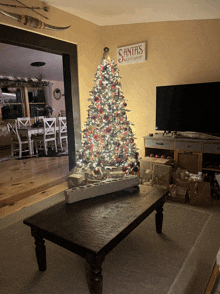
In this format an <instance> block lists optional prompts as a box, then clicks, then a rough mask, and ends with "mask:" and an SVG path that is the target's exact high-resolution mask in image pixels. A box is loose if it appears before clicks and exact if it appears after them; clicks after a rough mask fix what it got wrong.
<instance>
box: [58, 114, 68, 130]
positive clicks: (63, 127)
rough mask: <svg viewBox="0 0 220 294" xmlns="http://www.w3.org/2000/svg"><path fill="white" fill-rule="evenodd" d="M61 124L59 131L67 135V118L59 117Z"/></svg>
mask: <svg viewBox="0 0 220 294" xmlns="http://www.w3.org/2000/svg"><path fill="white" fill-rule="evenodd" d="M58 122H59V131H60V133H66V132H67V122H66V117H61V116H60V117H58Z"/></svg>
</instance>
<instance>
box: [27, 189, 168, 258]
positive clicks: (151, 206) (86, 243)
mask: <svg viewBox="0 0 220 294" xmlns="http://www.w3.org/2000/svg"><path fill="white" fill-rule="evenodd" d="M166 193H167V190H164V189H159V188H153V187H147V186H142V185H140V190H139V191H138V192H136V193H134V194H128V192H125V191H120V192H116V193H113V194H108V195H104V196H99V197H95V198H90V199H86V200H83V201H79V202H76V203H72V204H67V203H66V201H63V202H61V203H59V204H56V205H54V206H52V207H50V208H48V209H46V210H44V211H42V212H40V213H38V214H35V215H34V216H32V217H29V218H27V219H25V220H24V224H26V225H28V226H30V227H31V228H34V229H38V230H39V231H40V232H41V236H42V237H43V238H45V239H48V240H50V241H52V242H54V243H56V244H58V245H61V246H62V247H64V248H67V249H69V250H70V251H72V252H75V253H77V254H79V255H81V256H82V257H86V254H88V253H90V254H91V253H92V254H94V253H95V254H103V255H106V254H107V253H108V252H110V251H111V249H112V248H114V247H115V246H116V245H117V244H118V243H119V242H120V241H121V240H122V239H124V238H125V236H127V235H128V234H129V233H130V232H131V231H132V230H133V229H134V228H135V227H137V226H138V225H139V224H140V223H141V222H142V221H143V220H144V219H145V218H146V217H147V216H148V215H149V214H151V213H152V212H153V211H154V210H155V209H156V208H158V207H159V205H161V203H163V201H164V198H165V195H166ZM72 245H74V246H72ZM71 246H72V247H71Z"/></svg>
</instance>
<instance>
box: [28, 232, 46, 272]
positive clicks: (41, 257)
mask: <svg viewBox="0 0 220 294" xmlns="http://www.w3.org/2000/svg"><path fill="white" fill-rule="evenodd" d="M31 235H32V236H33V237H34V239H35V245H36V247H35V252H36V257H37V263H38V268H39V270H40V271H42V272H43V271H45V270H46V268H47V265H46V247H45V245H44V243H45V241H44V239H43V238H42V237H41V235H40V233H39V232H38V231H37V230H36V229H34V228H32V229H31Z"/></svg>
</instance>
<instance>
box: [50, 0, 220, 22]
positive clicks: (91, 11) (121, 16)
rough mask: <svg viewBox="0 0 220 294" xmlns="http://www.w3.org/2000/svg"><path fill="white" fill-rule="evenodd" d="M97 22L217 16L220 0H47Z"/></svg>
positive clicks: (170, 19) (190, 18) (67, 10)
mask: <svg viewBox="0 0 220 294" xmlns="http://www.w3.org/2000/svg"><path fill="white" fill-rule="evenodd" d="M45 2H46V3H48V4H50V5H52V6H54V7H56V8H59V9H61V10H64V11H66V12H69V13H71V14H73V15H77V16H79V17H81V18H83V19H86V20H88V21H91V22H93V23H95V24H97V25H100V26H104V25H120V24H132V23H143V22H159V21H176V20H177V21H178V20H196V19H218V18H219V17H220V1H219V0H166V1H165V0H120V1H119V0H111V1H109V0H101V1H100V0H99V1H98V0H92V1H91V0H80V1H79V0H47V1H45Z"/></svg>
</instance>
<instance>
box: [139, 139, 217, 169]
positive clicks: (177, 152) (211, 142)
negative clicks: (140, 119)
mask: <svg viewBox="0 0 220 294" xmlns="http://www.w3.org/2000/svg"><path fill="white" fill-rule="evenodd" d="M143 138H144V147H145V156H150V154H154V155H159V156H161V155H164V156H166V157H167V156H170V157H172V158H173V164H174V169H176V168H177V167H181V168H186V169H187V170H188V171H189V172H192V173H198V172H202V171H204V172H208V171H212V172H220V138H219V139H198V138H195V139H194V138H186V137H178V138H174V137H173V136H172V135H171V134H170V135H164V136H163V134H153V136H145V137H143Z"/></svg>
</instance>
